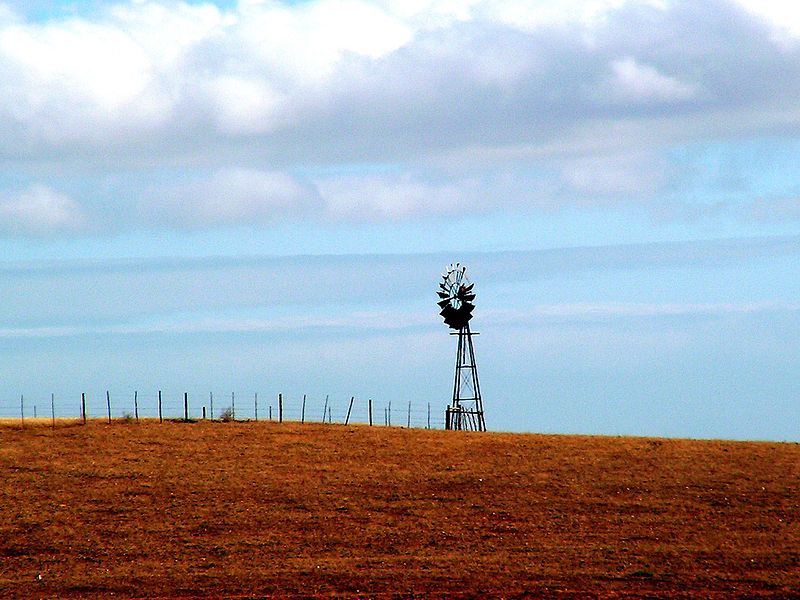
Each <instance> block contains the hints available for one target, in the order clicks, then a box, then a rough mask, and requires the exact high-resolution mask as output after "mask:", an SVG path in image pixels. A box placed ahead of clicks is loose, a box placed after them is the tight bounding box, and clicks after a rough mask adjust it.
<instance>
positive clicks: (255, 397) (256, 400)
mask: <svg viewBox="0 0 800 600" xmlns="http://www.w3.org/2000/svg"><path fill="white" fill-rule="evenodd" d="M253 402H254V403H255V414H256V421H258V392H256V393H255V396H254V397H253Z"/></svg>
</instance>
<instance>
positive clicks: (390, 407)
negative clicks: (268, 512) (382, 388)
mask: <svg viewBox="0 0 800 600" xmlns="http://www.w3.org/2000/svg"><path fill="white" fill-rule="evenodd" d="M388 412H389V427H391V426H392V401H391V400H389V411H388Z"/></svg>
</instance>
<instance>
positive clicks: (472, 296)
mask: <svg viewBox="0 0 800 600" xmlns="http://www.w3.org/2000/svg"><path fill="white" fill-rule="evenodd" d="M458 299H459V300H462V301H464V302H472V301H473V300H475V294H459V295H458Z"/></svg>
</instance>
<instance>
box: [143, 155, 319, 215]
mask: <svg viewBox="0 0 800 600" xmlns="http://www.w3.org/2000/svg"><path fill="white" fill-rule="evenodd" d="M323 212H324V208H323V205H322V199H321V198H320V197H319V194H318V193H317V191H316V189H315V188H314V187H313V186H312V185H310V184H308V183H304V182H302V181H300V180H298V179H296V178H294V177H291V176H290V175H288V174H286V173H281V172H273V171H259V170H255V169H241V168H232V169H221V170H218V171H215V172H213V173H211V174H210V175H209V176H207V177H200V178H198V179H197V180H194V181H190V182H186V183H183V184H181V185H179V186H166V187H162V188H155V189H152V190H151V192H150V198H149V199H148V200H147V201H145V202H143V203H142V204H141V205H140V206H139V208H138V219H139V221H141V222H143V223H145V224H147V225H152V224H154V223H155V224H156V225H157V224H158V223H161V224H169V225H171V226H173V227H177V228H191V229H194V228H202V227H213V226H224V225H239V224H265V223H273V222H276V221H282V220H286V219H300V218H312V219H313V218H318V217H319V216H321V214H322V213H323Z"/></svg>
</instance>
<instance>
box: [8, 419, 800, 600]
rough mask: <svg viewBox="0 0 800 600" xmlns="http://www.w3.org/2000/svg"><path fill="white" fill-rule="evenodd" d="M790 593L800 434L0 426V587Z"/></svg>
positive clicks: (219, 592)
mask: <svg viewBox="0 0 800 600" xmlns="http://www.w3.org/2000/svg"><path fill="white" fill-rule="evenodd" d="M111 595H114V596H124V597H137V596H139V597H153V596H161V597H192V596H242V597H259V596H273V595H279V596H291V597H364V598H371V597H377V598H383V597H398V598H400V597H419V598H422V597H431V596H436V597H440V598H441V597H469V598H471V597H475V598H483V597H509V598H510V597H524V596H528V597H557V598H562V597H564V598H568V597H589V598H591V597H618V596H623V597H629V596H630V597H687V598H689V597H691V598H695V597H697V598H706V597H719V598H727V597H731V596H739V597H754V596H761V595H766V596H773V597H795V596H797V597H800V445H797V444H773V443H741V442H720V441H688V440H660V439H659V440H656V439H636V438H601V437H577V436H543V435H512V434H467V433H459V432H442V431H426V430H404V429H397V428H377V427H375V428H369V427H364V426H356V427H352V426H351V427H346V426H341V425H338V426H337V425H300V424H283V425H279V424H277V423H264V422H260V423H219V422H215V423H210V422H200V423H164V424H159V423H157V422H149V423H142V424H139V425H136V424H130V423H127V424H126V423H123V422H117V423H113V424H111V425H108V424H104V423H99V422H98V423H90V424H89V425H87V426H80V425H77V424H71V423H61V424H59V426H58V427H56V429H55V430H51V429H50V428H49V427H47V426H45V425H38V426H29V425H28V424H26V427H25V429H24V430H23V429H20V428H19V426H11V425H5V426H0V597H43V598H52V597H59V596H62V597H85V596H91V597H108V596H111Z"/></svg>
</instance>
